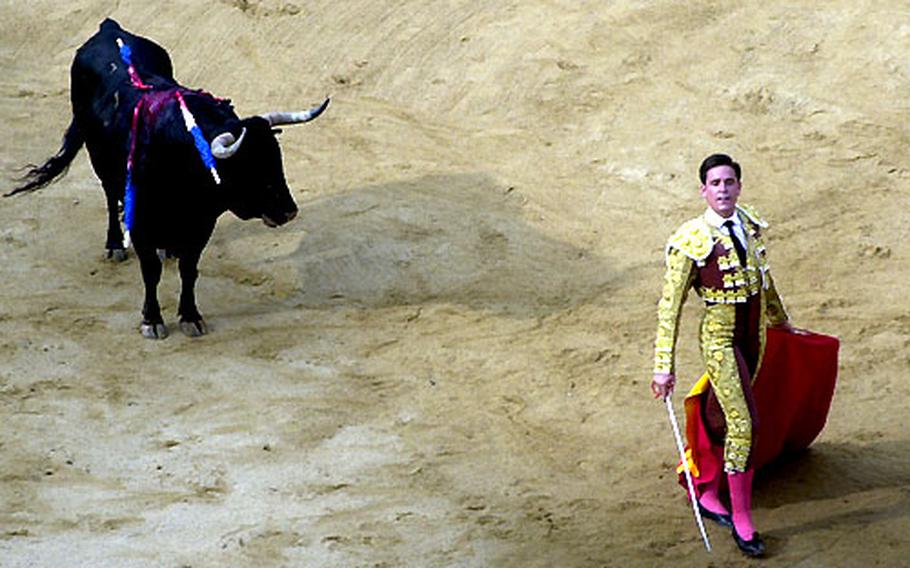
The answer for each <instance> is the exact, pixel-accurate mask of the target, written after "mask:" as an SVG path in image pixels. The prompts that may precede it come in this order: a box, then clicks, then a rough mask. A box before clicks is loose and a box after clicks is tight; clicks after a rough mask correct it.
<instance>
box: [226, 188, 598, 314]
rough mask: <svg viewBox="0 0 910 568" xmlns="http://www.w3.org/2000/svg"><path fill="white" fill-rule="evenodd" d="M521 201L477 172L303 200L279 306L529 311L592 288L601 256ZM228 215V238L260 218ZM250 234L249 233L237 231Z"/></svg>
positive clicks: (572, 299)
mask: <svg viewBox="0 0 910 568" xmlns="http://www.w3.org/2000/svg"><path fill="white" fill-rule="evenodd" d="M525 204H526V200H525V198H524V197H523V196H522V195H520V194H519V192H518V191H516V190H514V189H511V188H507V187H502V186H500V185H497V184H496V183H495V182H494V181H493V180H492V179H490V178H489V177H487V176H485V175H481V174H468V175H439V176H427V177H421V178H417V179H413V180H406V181H401V182H394V183H387V184H379V185H371V186H366V187H361V188H357V189H353V190H351V191H348V192H345V193H342V194H338V195H331V196H327V197H323V198H320V199H316V200H314V201H311V202H309V203H302V204H301V211H300V215H299V217H298V220H297V221H295V222H294V223H293V224H292V225H291V226H288V227H287V229H286V230H290V231H296V232H298V233H301V232H302V233H305V234H304V235H303V237H302V239H301V242H300V245H299V247H298V248H297V249H296V250H294V251H291V252H290V253H288V254H286V255H285V256H283V257H278V258H275V259H273V261H271V263H273V264H275V265H277V266H275V267H274V268H275V269H292V270H296V271H297V273H298V275H299V277H298V280H297V284H296V286H295V290H294V291H293V292H292V293H291V294H290V298H289V303H290V304H291V305H293V306H295V307H305V308H311V309H319V308H324V307H337V306H339V305H345V306H357V307H366V308H381V307H392V306H403V305H417V304H423V303H430V302H436V303H453V304H459V305H464V306H467V307H469V308H471V309H475V310H483V311H491V312H503V313H508V314H510V315H513V316H518V317H539V316H542V315H546V314H548V313H552V312H553V311H557V310H560V309H563V308H565V307H566V306H569V305H573V304H576V303H579V302H580V301H583V300H584V299H586V298H590V297H592V296H596V295H598V294H599V293H602V291H603V288H604V286H605V283H606V282H607V281H608V279H609V278H610V271H609V269H608V266H607V264H608V263H607V261H606V260H605V259H604V258H602V257H600V256H598V255H596V254H593V253H592V252H591V251H589V250H585V249H583V248H579V247H576V246H573V245H571V244H568V243H566V242H563V241H560V240H558V239H557V238H553V237H551V236H549V235H546V234H544V233H543V232H542V231H541V230H540V229H539V228H537V227H535V226H534V225H532V224H531V223H529V222H528V221H527V218H526V216H527V215H528V213H527V210H526V208H525V207H524V205H525ZM249 225H251V224H234V225H233V226H232V227H230V232H231V233H233V235H232V234H230V233H228V234H224V235H223V236H224V237H225V238H227V239H236V238H245V237H247V236H249V235H252V231H253V230H261V228H260V227H249ZM247 231H250V232H247Z"/></svg>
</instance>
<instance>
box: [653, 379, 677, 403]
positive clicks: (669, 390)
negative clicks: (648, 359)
mask: <svg viewBox="0 0 910 568" xmlns="http://www.w3.org/2000/svg"><path fill="white" fill-rule="evenodd" d="M675 386H676V375H674V374H673V373H654V378H653V379H651V392H652V393H654V398H667V397H668V396H670V395H671V394H673V387H675Z"/></svg>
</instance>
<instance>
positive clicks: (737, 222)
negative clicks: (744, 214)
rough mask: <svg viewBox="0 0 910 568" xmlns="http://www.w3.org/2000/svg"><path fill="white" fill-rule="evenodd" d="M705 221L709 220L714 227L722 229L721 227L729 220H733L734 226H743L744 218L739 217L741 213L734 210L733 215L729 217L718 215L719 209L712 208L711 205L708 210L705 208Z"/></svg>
mask: <svg viewBox="0 0 910 568" xmlns="http://www.w3.org/2000/svg"><path fill="white" fill-rule="evenodd" d="M705 221H707V222H708V224H709V225H711V226H712V227H715V228H717V229H720V228H721V227H723V226H724V223H726V222H727V221H733V226H734V227H741V226H742V224H743V222H742V219H740V218H739V215H737V214H736V212H734V213H733V215H730V216H729V217H727V218H726V219H725V218H723V217H721V216H720V215H718V213H717V211H715V210H713V209H711V208H710V207H708V208H707V210H705Z"/></svg>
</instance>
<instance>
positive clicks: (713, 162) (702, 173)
mask: <svg viewBox="0 0 910 568" xmlns="http://www.w3.org/2000/svg"><path fill="white" fill-rule="evenodd" d="M717 166H730V167H731V168H733V171H734V172H735V173H736V179H737V180H741V179H742V177H743V170H742V168H741V167H739V164H737V163H736V162H734V161H733V158H731V157H730V156H728V155H726V154H711V155H710V156H708V157H707V158H705V160H704V161H703V162H702V163H701V166H699V167H698V178H699V179H700V180H701V183H702V184H704V183H705V179H706V178H707V176H708V170H710V169H711V168H716V167H717Z"/></svg>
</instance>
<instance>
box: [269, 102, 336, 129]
mask: <svg viewBox="0 0 910 568" xmlns="http://www.w3.org/2000/svg"><path fill="white" fill-rule="evenodd" d="M329 100H330V99H329V98H326V99H325V101H323V103H322V104H321V105H319V106H317V107H313V108H311V109H310V110H307V111H303V112H267V113H265V114H261V115H259V116H261V117H262V118H264V119H266V120H268V121H269V126H281V125H282V124H299V123H301V122H309V121H311V120H313V119H314V118H316V117H317V116H319V115H320V114H322V111H324V110H325V109H326V107H327V106H329Z"/></svg>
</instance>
